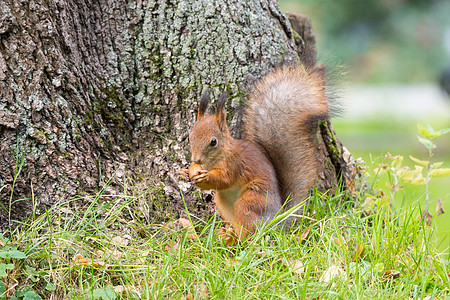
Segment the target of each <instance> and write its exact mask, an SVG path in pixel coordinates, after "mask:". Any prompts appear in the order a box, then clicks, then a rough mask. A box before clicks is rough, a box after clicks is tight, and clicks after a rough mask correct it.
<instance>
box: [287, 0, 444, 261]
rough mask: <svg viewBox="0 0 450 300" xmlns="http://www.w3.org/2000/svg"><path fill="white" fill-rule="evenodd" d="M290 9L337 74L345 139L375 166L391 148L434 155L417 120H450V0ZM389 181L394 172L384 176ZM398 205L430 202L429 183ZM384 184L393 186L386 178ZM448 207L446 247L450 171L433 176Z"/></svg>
mask: <svg viewBox="0 0 450 300" xmlns="http://www.w3.org/2000/svg"><path fill="white" fill-rule="evenodd" d="M279 3H280V6H281V9H282V10H283V11H285V12H298V13H302V14H306V15H307V16H308V17H309V18H310V19H311V22H312V25H313V29H314V31H315V33H316V39H317V50H318V59H319V61H320V62H322V63H324V64H325V65H327V66H328V67H329V69H330V70H331V73H335V74H338V75H337V76H336V77H338V78H337V79H338V80H337V90H338V92H339V94H340V98H341V99H340V102H341V104H342V106H343V111H344V112H343V113H342V114H341V116H339V117H336V118H334V120H333V124H334V126H335V129H336V132H337V134H338V136H339V138H340V139H341V141H342V143H343V144H344V145H345V146H346V147H347V148H348V149H349V151H350V152H351V153H352V154H353V155H354V156H355V157H361V158H363V159H364V160H365V161H366V162H367V163H368V164H369V166H371V165H372V164H373V165H376V164H378V163H385V161H384V160H383V159H384V155H385V154H386V153H387V152H390V153H391V154H392V155H397V154H400V155H403V156H404V163H403V164H404V165H407V166H409V167H411V168H412V169H414V167H413V166H414V163H413V162H412V161H411V160H410V159H409V155H413V156H415V157H417V158H420V159H426V158H427V155H428V153H427V150H426V149H425V148H424V147H423V145H422V144H420V143H419V142H418V139H417V137H416V136H417V135H418V131H417V127H416V124H417V123H422V124H424V125H427V124H430V125H431V126H432V127H433V128H434V129H436V130H438V129H443V128H448V127H450V98H449V96H448V95H447V94H446V93H445V92H444V91H443V90H442V89H441V88H440V87H439V80H440V77H441V74H442V72H443V71H444V70H445V69H446V68H448V69H449V70H450V1H448V0H336V1H324V0H280V1H279ZM436 144H437V148H436V151H435V155H434V156H433V158H432V161H434V162H437V161H443V162H444V165H443V166H444V167H447V168H450V134H447V135H444V136H441V137H440V138H438V139H437V140H436ZM384 180H387V179H384ZM405 187H406V189H405V190H406V192H403V191H402V192H401V193H399V195H397V196H398V201H397V202H398V205H407V204H411V203H414V202H420V203H423V201H424V199H425V187H424V186H411V185H405ZM378 188H381V189H383V190H385V191H388V190H389V189H388V188H387V187H386V185H385V182H383V180H380V181H379V183H378ZM438 198H440V199H441V200H442V202H444V210H446V211H447V212H446V213H445V214H443V215H440V216H438V217H436V218H435V219H434V225H433V226H435V228H437V230H438V231H439V241H438V242H437V243H438V245H439V248H440V249H442V251H445V252H448V248H449V246H450V238H449V232H450V177H439V178H432V180H431V183H430V199H431V205H430V213H431V214H434V213H435V211H436V210H435V206H436V201H437V199H438Z"/></svg>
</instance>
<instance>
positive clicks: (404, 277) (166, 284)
mask: <svg viewBox="0 0 450 300" xmlns="http://www.w3.org/2000/svg"><path fill="white" fill-rule="evenodd" d="M145 193H149V191H144V192H142V193H140V194H137V196H128V195H121V196H106V195H103V194H102V192H100V193H99V194H98V195H96V196H94V197H91V199H89V202H90V205H88V206H86V207H79V206H77V205H78V204H77V203H78V202H77V201H76V200H77V199H73V200H71V201H68V202H66V203H61V204H59V205H55V206H54V207H52V208H51V209H49V210H48V211H47V212H46V213H45V214H43V215H41V216H39V217H37V218H36V219H34V220H28V221H26V222H24V223H23V224H22V225H21V226H20V228H18V229H16V230H15V231H14V232H13V233H12V234H11V235H10V237H9V239H7V238H6V237H2V239H1V245H0V246H1V249H2V250H3V252H2V253H4V252H5V251H6V252H8V251H9V253H10V256H8V255H3V256H2V254H1V253H0V256H1V257H4V258H0V269H1V266H2V265H8V264H9V265H10V267H8V268H9V269H7V270H6V271H5V272H4V275H3V277H2V282H3V286H2V285H1V284H0V290H2V289H3V291H5V290H8V292H7V294H8V296H9V297H11V296H13V295H19V296H22V297H21V298H19V299H39V297H41V298H42V299H164V298H166V299H280V298H281V299H393V298H395V299H408V298H413V299H418V298H423V297H427V296H430V297H432V298H433V297H436V298H440V299H441V298H445V297H446V296H448V295H449V291H450V284H449V277H448V276H449V272H450V264H449V262H448V260H445V259H444V257H443V255H441V254H440V253H439V252H438V251H437V250H436V247H435V246H434V245H435V244H434V243H433V240H434V239H435V231H434V230H433V227H428V226H426V225H425V224H424V223H423V222H422V221H421V219H420V217H419V215H420V209H419V207H414V206H409V207H403V208H401V209H396V210H393V209H392V208H391V207H390V206H389V205H388V204H386V203H385V202H383V201H381V200H380V199H381V198H377V197H375V199H378V200H380V201H378V202H377V205H376V206H374V207H372V208H373V210H372V212H371V213H366V212H365V209H366V207H364V206H362V205H361V203H360V201H355V200H352V198H348V197H347V196H345V195H343V194H339V195H336V196H334V197H331V196H329V195H325V194H320V193H314V195H313V196H312V203H313V206H312V207H314V209H313V210H312V209H311V211H310V212H308V215H307V217H306V218H304V219H303V221H302V224H299V225H298V226H297V227H296V228H295V229H292V230H291V231H289V232H287V233H285V232H280V231H277V230H272V229H270V228H264V229H261V230H260V231H258V232H257V233H256V234H255V235H254V237H253V238H251V239H249V240H248V241H246V242H244V243H242V244H240V245H237V246H233V247H227V246H225V245H224V244H223V242H222V241H221V240H220V239H219V238H218V237H217V234H216V232H217V230H218V228H220V226H222V223H221V222H220V221H219V218H218V217H217V216H213V217H212V218H211V219H210V220H207V221H202V220H197V219H196V218H195V217H194V216H193V215H191V216H190V218H191V220H192V221H193V223H194V224H195V230H196V234H193V232H192V229H191V230H189V227H186V228H182V226H179V225H178V222H176V221H171V222H169V223H168V224H149V223H148V222H147V221H146V219H145V218H144V217H143V216H142V214H141V213H140V212H139V207H137V203H139V201H140V200H141V197H145ZM308 230H310V232H309V234H308V235H306V234H305V232H306V231H308ZM302 234H305V235H306V238H305V239H304V240H303V241H302V240H301V239H300V237H301V236H302ZM8 247H9V248H8ZM11 247H12V248H11ZM15 248H17V250H14V249H15ZM11 249H12V250H11ZM14 251H16V252H14ZM18 252H20V253H23V254H24V255H19V254H18ZM11 253H12V254H11ZM25 256H26V258H25ZM5 257H6V258H5ZM11 265H12V266H11ZM294 265H295V267H294ZM333 270H334V272H333ZM0 274H1V273H0ZM327 277H328V279H327ZM25 294H26V295H27V296H25ZM26 297H28V298H26ZM1 299H5V297H3V298H1ZM10 299H14V298H12V297H11V298H10Z"/></svg>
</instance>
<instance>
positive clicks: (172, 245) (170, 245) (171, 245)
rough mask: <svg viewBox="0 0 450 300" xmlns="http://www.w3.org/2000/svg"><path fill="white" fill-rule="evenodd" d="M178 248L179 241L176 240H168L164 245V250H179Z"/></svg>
mask: <svg viewBox="0 0 450 300" xmlns="http://www.w3.org/2000/svg"><path fill="white" fill-rule="evenodd" d="M177 249H178V243H176V242H168V243H167V245H165V246H164V250H166V251H169V250H177Z"/></svg>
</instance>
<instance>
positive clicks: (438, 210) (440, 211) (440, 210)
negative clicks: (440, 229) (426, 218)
mask: <svg viewBox="0 0 450 300" xmlns="http://www.w3.org/2000/svg"><path fill="white" fill-rule="evenodd" d="M443 213H445V211H444V208H443V207H442V200H441V198H438V199H437V203H436V216H439V215H442V214H443Z"/></svg>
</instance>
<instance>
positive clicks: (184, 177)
mask: <svg viewBox="0 0 450 300" xmlns="http://www.w3.org/2000/svg"><path fill="white" fill-rule="evenodd" d="M177 173H178V176H180V179H182V180H184V181H188V182H189V181H190V179H189V170H188V169H181V170H180V171H178V172H177Z"/></svg>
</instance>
